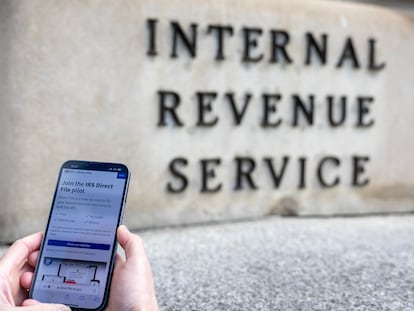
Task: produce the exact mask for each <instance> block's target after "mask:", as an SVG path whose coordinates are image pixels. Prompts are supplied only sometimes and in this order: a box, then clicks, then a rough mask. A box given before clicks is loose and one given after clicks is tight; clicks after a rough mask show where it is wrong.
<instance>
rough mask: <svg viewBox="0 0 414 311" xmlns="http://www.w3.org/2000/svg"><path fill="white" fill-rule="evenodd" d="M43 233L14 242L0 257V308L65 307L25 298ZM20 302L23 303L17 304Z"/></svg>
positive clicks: (52, 310)
mask: <svg viewBox="0 0 414 311" xmlns="http://www.w3.org/2000/svg"><path fill="white" fill-rule="evenodd" d="M41 241H42V233H41V232H38V233H35V234H32V235H29V236H27V237H24V238H22V239H20V240H17V241H16V242H14V243H13V245H12V246H10V248H9V249H8V250H7V251H6V252H5V253H4V254H3V256H2V257H1V258H0V309H1V310H5V311H6V310H7V311H11V310H16V311H17V310H21V311H23V310H24V311H40V310H44V311H65V310H70V309H69V308H68V307H66V306H64V305H58V304H43V303H39V302H38V301H36V300H32V299H28V290H27V289H28V288H29V287H30V283H31V280H32V277H33V270H34V266H35V264H36V259H37V256H38V253H39V248H40V243H41ZM19 306H22V307H19Z"/></svg>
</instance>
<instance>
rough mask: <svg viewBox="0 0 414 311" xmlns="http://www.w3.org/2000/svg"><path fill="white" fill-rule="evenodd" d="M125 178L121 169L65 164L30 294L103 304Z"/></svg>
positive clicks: (43, 298) (82, 304)
mask: <svg viewBox="0 0 414 311" xmlns="http://www.w3.org/2000/svg"><path fill="white" fill-rule="evenodd" d="M126 181H127V173H125V172H110V171H93V170H81V169H67V168H64V169H63V171H62V173H61V177H60V180H59V183H58V188H57V192H56V197H55V201H54V206H53V209H52V214H51V216H50V222H49V228H48V233H47V236H46V238H45V241H44V246H43V254H42V258H41V259H40V262H39V266H38V272H37V275H36V282H35V288H34V290H33V298H35V299H38V300H40V301H48V302H59V303H64V304H67V305H71V306H80V307H84V308H91V309H93V308H97V307H99V306H100V305H101V304H102V301H103V295H104V291H105V286H106V277H107V275H108V270H109V265H110V260H111V254H112V250H113V247H114V245H112V244H113V240H114V237H115V232H116V228H117V220H118V217H119V213H120V209H121V206H122V199H123V191H124V187H125V183H126Z"/></svg>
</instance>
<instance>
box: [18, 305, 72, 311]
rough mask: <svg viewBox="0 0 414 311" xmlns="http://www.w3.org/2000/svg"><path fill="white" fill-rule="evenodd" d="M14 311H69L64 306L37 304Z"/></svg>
mask: <svg viewBox="0 0 414 311" xmlns="http://www.w3.org/2000/svg"><path fill="white" fill-rule="evenodd" d="M16 310H19V311H20V310H21V311H70V310H71V309H70V308H69V307H67V306H65V305H59V304H54V303H38V304H35V305H32V306H28V307H21V308H18V309H16Z"/></svg>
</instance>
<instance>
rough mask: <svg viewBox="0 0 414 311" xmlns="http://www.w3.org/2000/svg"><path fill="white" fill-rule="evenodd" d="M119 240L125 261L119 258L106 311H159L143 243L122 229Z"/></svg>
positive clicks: (116, 262)
mask: <svg viewBox="0 0 414 311" xmlns="http://www.w3.org/2000/svg"><path fill="white" fill-rule="evenodd" d="M117 238H118V242H119V244H120V245H121V247H122V248H123V249H124V250H125V258H126V259H125V260H124V259H123V258H122V257H121V256H120V255H119V254H117V255H116V256H117V257H116V261H115V267H114V273H113V276H112V283H111V290H110V293H109V302H108V308H107V310H110V311H116V310H131V311H132V310H133V311H157V310H158V304H157V298H156V297H155V288H154V279H153V276H152V271H151V266H150V263H149V261H148V258H147V256H146V254H145V250H144V243H143V241H142V239H141V238H140V237H139V236H138V235H136V234H133V233H131V232H130V231H129V230H128V229H127V227H125V226H123V225H122V226H119V228H118V231H117Z"/></svg>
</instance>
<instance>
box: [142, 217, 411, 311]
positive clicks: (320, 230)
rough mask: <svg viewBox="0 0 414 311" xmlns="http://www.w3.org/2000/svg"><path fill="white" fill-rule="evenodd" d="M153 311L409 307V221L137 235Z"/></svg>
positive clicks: (284, 223) (274, 224)
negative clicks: (155, 303) (148, 270)
mask: <svg viewBox="0 0 414 311" xmlns="http://www.w3.org/2000/svg"><path fill="white" fill-rule="evenodd" d="M141 236H143V238H144V240H145V243H146V249H147V253H148V256H149V257H150V260H151V263H152V267H153V272H154V276H155V281H156V287H157V293H158V300H159V304H160V307H161V310H180V311H185V310H216V311H217V310H283V311H285V310H338V311H339V310H414V216H409V215H408V216H382V217H362V218H324V219H316V218H279V217H272V218H268V219H262V220H257V221H250V222H240V223H231V224H217V225H209V226H199V227H188V228H172V229H164V230H158V231H149V232H142V233H141Z"/></svg>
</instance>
